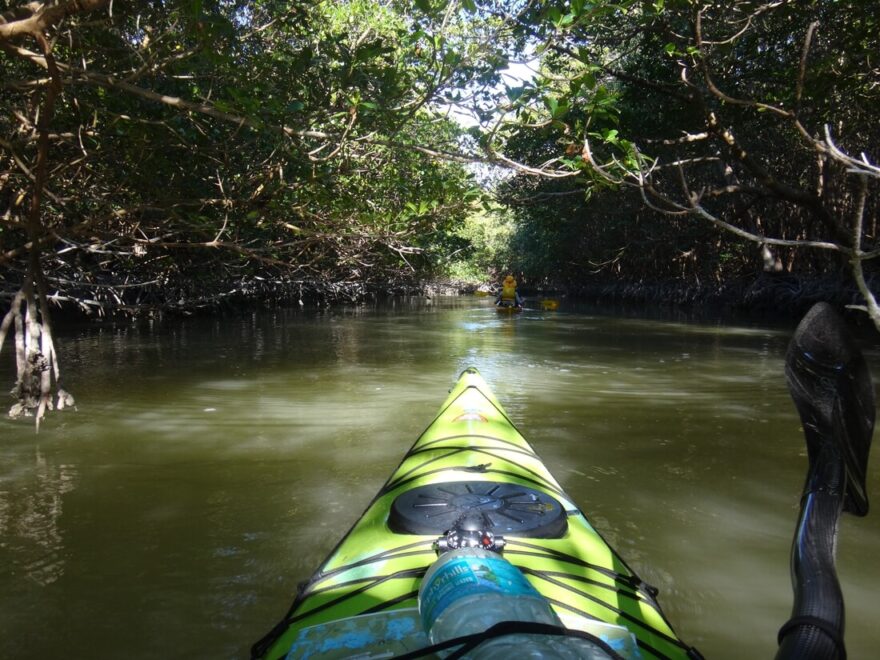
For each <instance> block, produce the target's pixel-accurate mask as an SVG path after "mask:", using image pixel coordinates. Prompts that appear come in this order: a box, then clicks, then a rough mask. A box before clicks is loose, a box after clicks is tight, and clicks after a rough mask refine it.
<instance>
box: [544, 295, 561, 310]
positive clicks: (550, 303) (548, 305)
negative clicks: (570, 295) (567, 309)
mask: <svg viewBox="0 0 880 660" xmlns="http://www.w3.org/2000/svg"><path fill="white" fill-rule="evenodd" d="M541 309H546V310H548V311H550V312H553V311H556V310H557V309H559V301H558V300H553V299H551V298H546V299H545V300H542V301H541Z"/></svg>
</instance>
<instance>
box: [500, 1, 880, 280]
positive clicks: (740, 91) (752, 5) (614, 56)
mask: <svg viewBox="0 0 880 660" xmlns="http://www.w3.org/2000/svg"><path fill="white" fill-rule="evenodd" d="M864 8H865V4H864V3H862V2H835V3H827V2H782V3H763V2H729V3H708V2H696V1H693V0H691V1H686V2H685V1H678V2H665V3H664V2H625V3H616V4H614V5H611V4H605V3H587V2H571V3H543V4H542V5H541V7H540V8H537V9H536V10H535V11H536V12H537V14H536V15H533V16H532V17H531V20H532V21H535V20H536V17H543V22H542V23H541V24H542V25H544V26H545V27H546V26H547V25H548V23H550V24H552V29H549V28H548V29H546V30H545V31H544V32H538V31H536V30H535V29H534V27H533V26H532V25H525V26H524V28H523V29H525V30H529V31H530V32H531V33H532V34H534V35H535V36H536V38H540V39H541V43H542V44H543V49H544V50H543V52H544V55H543V58H542V60H541V67H542V69H541V73H542V74H543V75H540V76H538V77H537V78H536V80H535V82H534V84H533V85H531V86H530V88H529V89H528V90H527V91H528V93H529V94H531V95H532V96H533V97H535V98H540V99H542V101H543V105H544V108H543V112H540V114H539V116H538V118H537V119H535V118H534V115H535V108H536V105H535V104H532V105H531V106H528V107H524V108H523V109H522V110H521V113H524V114H527V115H529V116H530V118H531V123H532V125H534V126H537V127H538V128H537V129H535V130H532V131H531V132H528V133H526V132H523V131H522V130H519V131H517V132H516V134H515V136H514V137H513V138H512V139H513V144H515V145H516V150H517V152H518V154H517V155H518V157H519V158H521V159H526V160H528V159H530V158H538V159H546V158H549V157H550V155H551V154H553V153H554V152H555V154H556V155H557V156H562V155H564V156H566V157H567V158H568V159H569V160H567V161H566V162H567V164H568V165H569V166H570V167H571V169H572V170H576V171H578V172H579V175H578V178H580V179H584V180H586V181H589V180H592V181H593V182H596V181H598V182H599V183H602V184H605V185H606V186H607V187H606V188H605V189H604V190H602V189H596V188H595V187H592V188H590V187H589V186H587V188H586V191H585V190H584V188H585V186H584V183H585V181H579V180H578V178H574V179H564V180H562V182H560V181H558V180H557V181H535V180H533V179H531V178H525V177H519V178H518V179H516V180H514V181H512V182H511V183H510V184H509V185H508V186H507V187H506V189H505V194H506V198H507V199H508V200H509V203H510V204H511V205H512V206H513V207H514V208H515V209H516V214H517V216H518V218H519V223H518V228H519V236H520V237H521V238H522V239H523V240H524V241H525V242H532V241H535V240H539V241H541V244H542V245H543V246H545V247H544V249H545V250H547V245H548V244H550V245H551V246H552V247H550V248H549V249H550V251H551V252H554V253H556V254H557V255H559V256H561V257H562V258H559V259H554V260H545V259H543V258H539V259H537V260H535V259H533V258H532V255H529V254H525V253H524V257H523V260H522V262H521V267H522V269H523V271H524V272H526V273H527V274H528V275H529V276H531V277H532V278H534V279H538V280H540V279H551V280H557V281H558V280H562V281H577V280H581V281H582V280H584V279H585V278H586V279H588V278H589V277H591V276H592V274H593V272H597V274H599V275H601V274H602V273H604V274H605V275H606V276H611V277H624V278H627V279H630V280H643V281H657V280H658V279H665V278H676V279H679V280H682V279H683V280H685V281H690V282H693V281H702V282H710V283H716V284H719V283H722V282H725V281H728V280H730V279H731V278H737V277H743V276H747V275H752V276H754V274H755V273H756V272H760V270H761V269H762V268H764V269H768V270H770V271H775V272H780V271H782V272H797V273H800V274H827V273H830V272H831V273H833V272H836V271H838V270H840V269H841V268H844V269H849V268H850V265H851V263H852V262H853V261H854V260H857V261H859V264H861V261H862V258H863V257H864V258H865V259H869V258H871V257H872V256H873V255H872V254H871V252H872V250H873V247H874V245H875V242H876V239H877V204H878V190H877V172H876V168H874V169H873V170H872V169H871V168H867V169H866V171H865V172H864V173H854V172H853V171H852V169H853V168H852V163H851V162H850V161H849V160H847V159H846V158H839V159H836V158H835V157H834V155H833V154H832V153H830V152H831V148H832V147H834V146H835V145H836V146H838V147H839V148H840V149H842V150H843V152H846V153H849V154H855V155H858V154H860V153H861V152H868V162H869V163H876V162H877V153H876V151H874V152H872V150H873V149H876V145H877V144H878V142H880V140H878V138H880V134H878V130H880V129H878V126H880V124H878V122H877V119H878V110H877V109H878V107H880V70H878V67H877V63H876V52H877V49H878V46H880V43H878V40H880V37H878V35H880V29H878V27H880V26H878V19H877V17H876V16H875V15H873V14H871V13H870V12H865V11H864ZM608 99H612V101H611V102H609V103H608V104H607V105H606V106H603V107H596V106H599V105H600V104H602V103H605V102H606V101H608ZM560 108H562V109H564V110H559V109H560ZM538 109H539V110H541V108H540V107H539V108H538ZM597 110H598V112H597ZM826 129H827V133H826ZM627 188H629V190H627ZM863 191H864V193H865V194H864V195H863ZM579 192H581V193H583V192H586V194H587V199H586V200H585V199H584V195H583V194H580V195H579V194H578V193H579ZM643 195H644V199H643ZM542 196H543V197H542ZM517 200H520V201H519V202H518V201H517ZM536 200H541V202H540V203H536ZM644 202H647V203H648V204H650V205H651V206H652V207H653V208H651V207H648V206H646V205H645V203H644ZM731 232H736V233H731ZM855 236H858V238H854V237H855ZM573 241H575V242H576V244H577V248H576V250H575V254H574V255H573V254H572V245H573ZM807 248H813V249H807ZM576 255H580V259H579V260H578V259H577V258H576ZM571 257H575V258H571ZM854 257H855V259H854ZM606 279H607V277H606Z"/></svg>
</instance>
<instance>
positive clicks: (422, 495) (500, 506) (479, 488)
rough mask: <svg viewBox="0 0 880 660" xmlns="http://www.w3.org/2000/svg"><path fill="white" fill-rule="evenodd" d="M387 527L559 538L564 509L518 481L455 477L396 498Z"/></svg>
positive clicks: (405, 530) (415, 531) (565, 525)
mask: <svg viewBox="0 0 880 660" xmlns="http://www.w3.org/2000/svg"><path fill="white" fill-rule="evenodd" d="M388 526H389V527H390V528H391V530H392V531H394V532H397V533H399V534H444V533H446V531H448V530H450V529H452V528H453V527H460V528H462V529H467V530H481V531H486V532H492V533H493V534H502V535H509V536H524V537H532V538H545V539H548V538H559V537H561V536H562V535H563V534H565V530H566V529H567V528H568V523H567V520H566V515H565V510H564V509H563V508H562V505H561V504H560V503H559V502H558V501H557V500H556V499H555V498H553V497H551V496H550V495H547V494H545V493H542V492H540V491H537V490H535V489H533V488H528V487H526V486H520V485H518V484H505V483H495V482H491V481H454V482H450V483H443V484H436V485H430V486H420V487H418V488H413V489H412V490H410V491H407V492H405V493H403V494H401V495H399V496H398V497H397V499H395V500H394V503H393V504H392V505H391V513H390V515H389V518H388Z"/></svg>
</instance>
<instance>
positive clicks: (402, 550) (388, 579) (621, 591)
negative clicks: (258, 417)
mask: <svg viewBox="0 0 880 660" xmlns="http://www.w3.org/2000/svg"><path fill="white" fill-rule="evenodd" d="M338 488H339V489H340V490H344V489H345V484H344V483H340V484H338ZM291 551H292V552H294V551H295V550H294V549H292V550H291ZM656 596H657V590H656V589H654V588H653V587H651V586H649V585H647V584H645V583H644V582H643V581H642V580H641V579H640V578H639V577H638V576H637V575H636V574H635V573H634V572H633V571H632V569H630V567H629V566H627V564H626V563H625V562H624V560H623V559H622V558H621V557H620V556H619V555H618V554H617V553H616V552H615V551H614V550H613V549H612V548H611V547H610V546H609V545H608V544H607V543H606V542H605V540H604V539H603V538H602V537H601V536H600V535H599V533H598V532H597V531H596V530H595V529H594V528H593V526H592V525H591V524H590V523H589V521H588V520H587V518H586V516H585V515H584V514H583V513H582V512H581V510H580V509H579V508H578V507H577V505H576V504H575V503H574V502H572V500H571V498H570V497H569V496H568V495H567V494H566V493H565V492H564V491H563V490H562V487H561V486H560V485H559V483H557V481H556V480H555V479H554V478H553V476H552V475H551V474H550V472H549V471H548V470H547V468H546V466H545V465H544V464H543V462H542V461H541V459H540V458H539V457H538V456H537V454H535V452H534V450H533V449H532V448H531V446H529V444H528V443H527V442H526V440H525V439H524V438H523V436H522V435H521V434H520V433H519V431H518V430H517V429H516V427H515V426H514V425H513V423H512V422H511V421H510V418H509V417H508V416H507V413H506V412H505V411H504V409H503V408H502V407H501V404H500V403H499V402H498V400H497V399H496V398H495V395H494V394H493V393H492V392H491V391H490V389H489V386H488V385H487V384H486V382H485V381H484V380H483V378H482V377H481V376H480V374H479V373H478V372H477V370H476V369H474V368H470V369H467V370H465V371H464V372H463V373H462V374H461V376H460V378H459V380H458V382H457V383H456V384H455V386H454V387H453V388H452V390H451V392H450V394H449V396H448V397H447V399H446V401H445V403H444V404H443V406H442V407H441V409H440V412H439V413H438V415H437V416H436V417H435V419H434V420H433V422H431V424H430V425H429V426H428V428H427V429H426V430H425V431H424V433H422V435H421V436H420V437H419V438H418V440H416V442H415V444H414V445H413V446H412V448H411V449H410V450H409V452H408V453H407V454H406V455H405V456H404V458H403V461H402V462H401V463H400V465H399V466H398V468H397V469H396V470H395V471H394V472H393V473H392V475H391V477H390V478H389V479H388V481H387V482H386V483H385V485H384V486H383V487H382V488H381V490H380V491H379V493H378V494H377V495H376V497H375V498H374V499H373V501H372V502H371V503H370V504H369V505H368V506H367V509H366V511H364V513H363V515H361V517H360V518H359V519H358V521H357V522H356V523H355V524H354V526H353V527H352V528H351V529H350V530H349V531H348V533H347V534H346V535H345V536H344V537H343V539H342V540H341V541H340V542H339V544H338V545H337V546H336V548H335V549H334V550H333V551H332V552H331V553H330V555H329V556H328V557H327V559H326V560H325V561H324V562H323V563H322V564H321V566H320V567H319V568H318V570H317V571H316V572H315V573H314V574H313V575H312V576H311V577H310V578H309V579H308V580H306V581H305V582H303V583H301V584H300V585H299V588H298V590H297V595H296V598H295V600H294V602H293V605H292V606H291V608H290V610H289V611H288V613H287V615H286V616H285V617H284V619H283V620H282V621H281V622H280V623H279V624H278V625H276V626H275V627H274V628H273V629H272V630H271V631H270V632H269V633H268V634H267V635H266V636H265V637H264V638H263V639H261V640H260V641H259V642H257V643H256V644H255V645H254V646H253V649H252V657H253V658H271V659H272V660H276V659H277V658H290V659H293V658H312V659H315V660H317V659H319V658H320V659H322V660H329V659H330V658H346V657H353V656H357V657H362V658H378V657H383V658H385V657H388V658H391V657H400V658H416V657H430V658H433V657H443V656H446V655H448V654H449V653H450V652H455V653H453V655H454V657H465V658H468V657H472V658H481V657H513V656H509V655H508V656H500V655H498V650H499V648H501V647H502V646H503V645H504V644H507V646H506V647H504V648H508V649H510V648H515V649H520V650H522V654H523V655H525V654H526V649H530V648H531V646H530V645H533V644H537V645H540V644H550V645H557V646H552V648H554V649H556V648H559V649H563V651H564V652H563V651H560V654H559V655H556V654H555V653H554V654H552V655H549V654H548V655H547V656H545V657H566V658H567V657H591V658H644V659H647V658H673V659H685V658H691V659H693V658H700V657H701V656H700V655H699V653H698V652H697V651H695V650H694V649H692V648H690V647H688V646H687V645H686V644H684V643H683V642H682V641H681V640H680V639H679V638H678V636H677V635H676V633H675V632H674V631H673V629H672V627H671V626H670V624H669V622H668V621H667V619H666V618H665V616H664V615H663V613H662V611H661V609H660V606H659V605H658V603H657V600H656ZM493 598H494V600H493ZM467 599H470V600H467ZM477 603H481V605H477ZM523 604H527V605H528V606H529V607H530V608H532V609H529V610H528V612H530V613H531V612H537V613H538V614H536V615H535V616H534V617H533V616H532V615H531V614H530V615H529V617H528V618H523V614H522V612H526V611H527V610H525V609H522V606H523ZM456 607H458V609H456ZM517 607H519V608H520V609H516V608H517ZM502 610H503V611H502ZM511 612H514V614H511ZM517 612H518V613H519V614H517ZM536 617H537V618H536ZM513 620H515V622H512V621H513ZM483 622H488V623H485V626H486V627H485V628H483V627H481V626H484V623H483ZM548 622H549V623H548ZM441 624H442V626H441ZM441 628H442V629H443V630H445V631H447V634H446V636H445V637H441V636H440V632H439V631H440V630H441ZM450 630H452V631H455V630H464V631H466V633H465V634H464V635H463V636H462V635H461V633H459V634H455V633H454V632H453V633H448V631H450ZM467 631H470V632H467ZM450 634H451V635H452V638H451V639H450V638H449V635H450ZM438 638H439V639H438ZM444 640H445V641H444ZM499 644H500V645H501V646H499ZM541 648H544V647H541ZM548 648H549V647H548ZM572 648H574V649H575V651H574V652H573V653H574V655H571V649H572ZM587 648H589V649H590V651H589V653H587V652H586V651H584V652H580V651H578V649H580V650H583V649H587ZM471 651H472V653H471ZM529 652H532V651H529ZM435 654H436V655H435ZM530 657H534V656H530Z"/></svg>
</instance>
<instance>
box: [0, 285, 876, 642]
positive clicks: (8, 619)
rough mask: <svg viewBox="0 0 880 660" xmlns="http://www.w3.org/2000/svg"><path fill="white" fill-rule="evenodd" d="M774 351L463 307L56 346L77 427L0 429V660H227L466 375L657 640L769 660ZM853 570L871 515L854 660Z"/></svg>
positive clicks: (782, 399) (444, 304) (781, 611)
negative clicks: (557, 489)
mask: <svg viewBox="0 0 880 660" xmlns="http://www.w3.org/2000/svg"><path fill="white" fill-rule="evenodd" d="M789 331H790V329H787V328H767V327H758V326H749V325H739V326H730V325H723V324H719V323H705V322H704V323H684V322H680V321H675V322H668V321H662V320H646V319H639V318H620V317H610V316H603V315H601V314H600V313H598V312H597V311H596V310H593V309H588V308H580V309H569V310H567V311H566V310H563V311H561V312H557V313H544V312H539V311H533V310H532V311H529V310H527V311H526V312H524V313H523V314H522V315H519V316H516V317H507V316H503V317H499V316H498V315H497V314H496V313H495V312H494V310H493V309H492V308H491V304H490V303H487V302H486V301H482V300H479V299H478V300H464V299H461V300H443V299H437V300H435V301H434V303H433V304H431V305H425V304H423V303H421V302H414V303H412V304H407V303H405V302H404V303H396V304H395V305H394V306H393V307H387V308H377V309H364V308H361V309H355V310H331V311H315V312H299V311H295V312H288V311H284V310H277V311H272V312H265V313H259V314H250V315H247V316H244V317H236V318H222V319H192V320H189V321H186V322H176V323H169V324H166V325H162V326H158V325H157V326H155V327H150V326H140V327H119V328H113V327H106V328H101V329H97V328H88V329H83V330H80V331H76V332H75V333H73V334H71V335H70V336H68V337H66V338H65V339H66V341H64V342H63V343H62V349H63V353H62V359H63V367H64V368H65V369H66V374H67V379H68V383H67V384H68V388H69V389H70V390H71V391H72V392H73V393H74V394H75V395H76V396H77V398H78V400H79V402H80V410H79V411H78V412H76V413H71V414H64V415H61V416H55V417H53V418H52V419H50V420H49V422H48V423H47V424H46V428H45V429H44V431H43V432H42V433H41V434H40V435H39V436H37V437H35V436H34V435H33V432H32V430H31V428H30V427H29V426H28V425H26V424H18V423H13V422H10V421H9V420H2V421H0V434H2V441H0V657H3V658H30V657H37V656H43V655H48V656H52V655H66V656H69V657H90V658H115V657H118V656H119V655H121V654H124V655H125V656H127V657H131V658H155V657H163V658H176V657H180V658H183V657H193V656H195V657H220V658H222V657H228V658H236V657H239V658H240V657H245V656H246V655H247V647H248V646H249V644H250V643H251V642H253V641H255V639H256V638H257V637H259V636H260V635H262V633H264V632H265V631H266V629H267V628H268V627H270V626H271V625H272V624H274V623H275V621H276V620H277V619H278V618H280V616H281V615H282V614H283V612H284V610H285V608H286V606H287V605H288V603H289V601H290V600H291V599H292V597H293V593H294V590H295V586H296V583H297V581H299V580H301V579H303V578H305V577H306V576H308V575H309V574H310V573H311V571H312V570H313V569H314V568H315V567H316V565H317V564H318V562H319V561H320V560H321V559H322V558H323V557H324V555H325V554H326V553H327V552H328V551H329V549H330V548H332V546H333V545H334V544H335V543H336V542H337V540H338V539H339V537H340V536H341V535H342V534H343V533H344V532H345V530H346V529H347V528H348V527H349V525H350V524H351V523H352V522H353V521H354V520H355V519H356V517H357V516H358V515H359V514H360V512H361V511H362V510H363V508H364V506H365V504H366V502H367V501H368V500H369V499H370V498H371V497H372V496H373V494H374V493H375V492H376V491H377V490H378V488H379V487H380V486H381V484H382V483H383V481H384V480H385V478H386V477H387V476H388V474H389V472H390V471H391V470H392V469H393V467H394V466H395V465H396V464H397V463H398V461H399V460H400V457H401V456H402V455H403V453H404V452H405V450H406V449H407V448H408V447H409V445H410V444H411V443H412V442H413V441H414V440H415V438H416V436H417V435H418V433H419V432H420V431H421V430H422V429H423V428H424V427H425V426H426V425H427V423H428V422H429V421H430V419H431V418H432V417H433V415H434V414H435V412H436V410H437V408H438V406H439V405H440V403H441V402H442V400H443V398H444V396H445V394H446V391H447V389H448V387H449V386H450V385H451V384H452V382H453V381H454V379H455V377H456V375H457V373H458V372H459V371H460V370H461V369H463V368H464V367H465V366H468V365H470V364H474V365H476V366H477V367H478V368H480V370H481V371H482V372H483V375H484V376H485V377H486V378H487V380H488V381H489V382H490V383H491V384H492V386H493V388H494V389H495V391H496V394H497V395H498V396H499V398H500V399H501V401H502V402H503V403H504V405H505V407H506V408H507V410H508V412H509V413H510V415H511V417H512V418H513V419H514V421H515V422H516V423H517V424H518V425H519V426H520V428H521V429H522V430H523V432H524V433H525V434H526V436H527V437H528V438H529V440H530V441H531V443H532V444H533V445H534V447H535V448H536V450H537V451H538V452H539V453H540V454H541V455H542V456H543V457H544V459H545V460H546V462H547V463H548V465H549V467H550V468H551V470H552V471H553V472H554V474H556V475H557V477H558V479H559V480H560V481H561V482H562V483H563V485H564V486H565V487H566V488H567V489H568V490H569V492H570V494H571V495H572V497H573V498H574V499H575V500H576V501H577V502H578V503H580V504H581V506H582V507H583V508H584V509H585V510H586V511H587V512H588V514H589V515H590V517H591V518H592V519H593V521H594V522H595V523H596V525H597V527H598V528H599V529H600V530H601V531H602V533H603V534H604V535H605V536H606V537H607V538H608V539H609V541H611V542H612V544H613V545H615V546H616V547H617V548H618V550H619V551H620V552H621V553H622V554H623V555H624V557H625V558H626V559H627V561H628V562H629V563H630V564H631V565H632V566H633V567H634V568H635V569H636V570H637V571H639V572H640V573H641V574H642V576H643V577H644V578H645V579H646V580H647V581H649V582H652V583H654V584H656V585H657V586H658V587H660V589H661V602H662V604H663V606H664V609H665V610H666V612H667V614H668V615H669V616H670V618H671V619H672V621H673V623H674V624H675V626H676V627H677V629H678V630H679V632H680V633H681V634H682V636H684V637H685V638H686V639H687V640H688V641H689V642H691V643H693V644H695V645H697V646H699V647H700V648H701V649H702V650H703V652H704V653H705V654H706V655H707V657H710V658H742V657H755V658H758V657H771V656H772V655H773V653H774V651H775V635H776V630H777V628H778V626H779V625H780V624H781V623H782V622H783V621H784V620H785V619H786V617H787V615H788V612H789V609H790V606H791V590H790V585H789V578H788V551H789V543H790V538H791V533H792V531H793V528H794V524H795V518H796V515H797V505H798V496H799V491H800V488H801V485H802V480H803V472H804V469H805V465H806V455H805V451H804V449H803V441H802V439H801V437H800V432H799V428H798V420H797V417H796V414H795V412H794V408H793V406H792V405H791V404H790V402H789V400H788V394H787V392H786V390H785V384H784V381H783V379H782V359H783V355H784V350H785V346H786V344H787V342H788V337H789ZM871 358H872V361H873V362H874V363H875V364H876V356H875V355H873V354H872V355H871ZM6 359H8V356H7V355H4V356H0V368H3V369H4V370H5V371H4V373H9V365H8V364H7V363H6V362H5V360H6ZM877 373H878V372H877V370H876V369H875V374H877ZM876 465H877V456H876V452H875V456H874V457H873V458H872V461H871V469H870V478H869V489H871V490H872V492H877V489H878V487H880V484H878V481H877V469H876ZM878 554H880V516H878V515H876V513H875V514H872V515H871V516H869V517H868V518H866V519H864V520H853V519H846V520H845V522H844V525H843V529H842V533H841V540H840V563H841V570H840V573H841V577H842V581H843V588H844V592H845V594H846V597H847V638H848V644H849V650H850V656H851V657H854V658H859V657H872V655H873V654H874V652H875V646H876V644H875V643H874V642H875V641H876V635H875V633H874V622H873V620H874V619H875V618H876V616H877V614H878V606H877V597H876V591H877V588H878V587H880V566H878V564H877V562H876V561H874V560H875V558H876V557H877V556H878ZM47 631H51V634H47Z"/></svg>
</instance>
